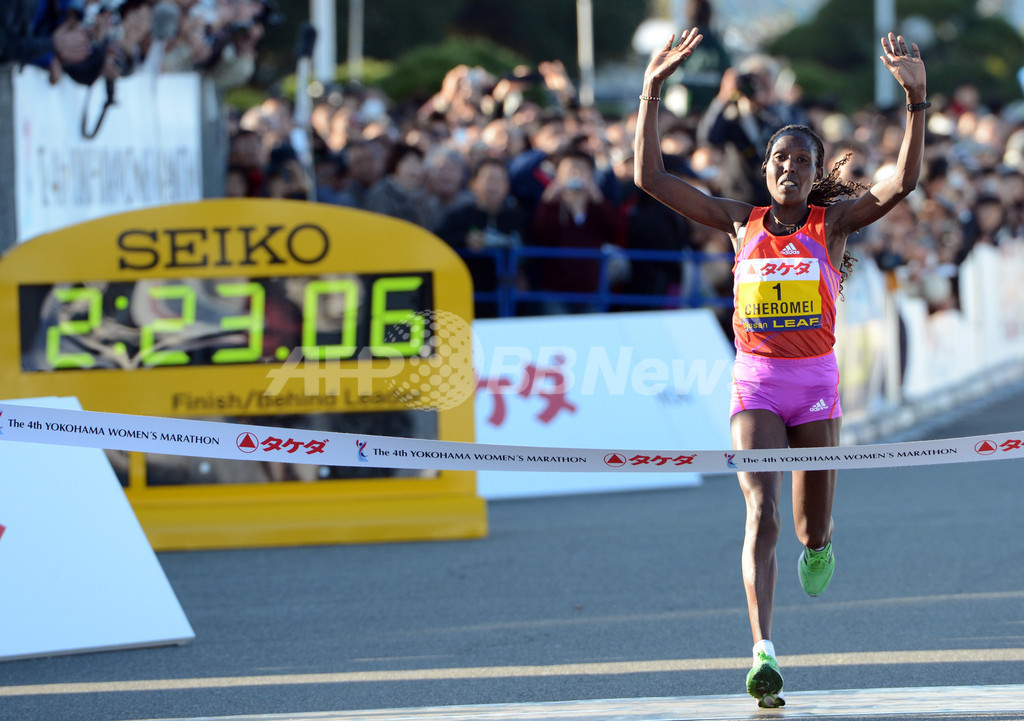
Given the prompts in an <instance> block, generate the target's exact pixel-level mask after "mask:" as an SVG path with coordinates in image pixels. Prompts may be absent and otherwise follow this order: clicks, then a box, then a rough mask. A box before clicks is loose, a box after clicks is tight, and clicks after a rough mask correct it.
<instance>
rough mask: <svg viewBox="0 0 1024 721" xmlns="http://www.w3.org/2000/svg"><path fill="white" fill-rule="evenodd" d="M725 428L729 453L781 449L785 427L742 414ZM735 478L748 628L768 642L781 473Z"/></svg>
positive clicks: (757, 414)
mask: <svg viewBox="0 0 1024 721" xmlns="http://www.w3.org/2000/svg"><path fill="white" fill-rule="evenodd" d="M730 425H731V431H732V444H733V448H734V449H737V450H752V449H763V448H785V446H786V426H785V424H784V423H783V422H782V419H781V418H779V416H777V415H776V414H774V413H772V412H771V411H767V410H760V409H758V410H749V411H741V412H739V413H737V414H735V415H734V416H733V417H732V420H731V423H730ZM736 475H737V477H738V478H739V483H740V488H741V489H742V491H743V498H744V500H745V501H746V509H747V517H746V525H745V528H744V534H743V555H742V570H743V586H744V589H745V591H746V595H747V613H748V615H749V617H750V630H751V632H752V634H753V638H754V642H755V643H757V642H758V641H760V640H762V639H771V635H772V612H773V609H774V606H775V582H776V579H777V578H778V562H777V559H776V556H775V546H776V544H777V543H778V540H779V530H780V526H781V517H780V513H779V499H780V495H781V492H782V473H781V472H779V471H760V472H758V471H740V472H738V473H737V474H736Z"/></svg>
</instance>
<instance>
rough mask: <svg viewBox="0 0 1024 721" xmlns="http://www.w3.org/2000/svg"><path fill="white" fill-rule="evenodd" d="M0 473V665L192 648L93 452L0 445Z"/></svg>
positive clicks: (110, 477)
mask: <svg viewBox="0 0 1024 721" xmlns="http://www.w3.org/2000/svg"><path fill="white" fill-rule="evenodd" d="M5 403H11V404H24V405H35V406H45V407H48V408H70V409H79V410H80V409H81V406H80V404H79V403H78V402H77V401H76V400H75V399H68V398H61V399H56V398H45V399H39V398H37V399H32V400H19V401H5ZM0 468H3V473H2V474H0V660H10V659H15V658H26V657H31V656H54V655H58V654H66V653H78V652H85V651H101V650H111V649H118V648H137V647H143V646H159V645H167V644H181V643H185V642H187V641H190V640H192V639H193V638H195V634H194V633H193V631H192V627H191V626H190V625H189V622H188V619H187V618H186V617H185V613H184V612H183V611H182V609H181V605H180V604H179V603H178V599H177V597H176V596H175V595H174V591H173V590H172V589H171V586H170V584H169V583H168V581H167V577H166V576H165V575H164V572H163V569H162V568H161V567H160V564H159V562H158V561H157V558H156V554H154V553H153V549H152V548H151V547H150V545H149V541H148V540H147V539H146V536H145V534H144V533H143V532H142V528H141V526H139V522H138V520H137V519H136V518H135V514H134V513H133V511H132V508H131V506H130V505H129V503H128V500H127V498H125V495H124V491H123V490H122V489H121V486H120V484H119V483H118V481H117V478H116V477H115V476H114V472H113V470H112V469H111V467H110V463H109V461H108V460H107V457H106V455H104V453H103V451H101V450H97V449H91V448H75V447H71V446H45V445H39V444H36V443H19V442H15V441H2V440H0Z"/></svg>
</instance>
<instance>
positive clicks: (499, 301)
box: [459, 246, 733, 318]
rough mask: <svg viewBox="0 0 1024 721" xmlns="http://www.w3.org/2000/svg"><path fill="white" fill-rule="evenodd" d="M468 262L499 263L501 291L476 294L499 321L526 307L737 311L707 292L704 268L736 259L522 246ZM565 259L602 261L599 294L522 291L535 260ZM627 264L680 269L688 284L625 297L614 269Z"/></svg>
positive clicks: (486, 251) (472, 255)
mask: <svg viewBox="0 0 1024 721" xmlns="http://www.w3.org/2000/svg"><path fill="white" fill-rule="evenodd" d="M459 255H460V256H462V257H463V258H464V259H473V260H479V259H489V260H491V261H492V262H493V263H494V270H495V277H496V279H497V286H496V287H495V288H494V289H493V290H477V291H475V292H474V294H473V298H474V300H475V301H476V302H477V304H480V303H489V304H493V305H494V306H495V308H496V309H497V315H498V317H503V318H504V317H510V316H514V315H516V310H517V308H518V307H519V306H520V305H523V304H540V303H544V302H548V301H557V302H566V303H586V304H590V305H592V306H594V309H595V310H596V311H608V310H613V309H615V308H617V307H623V306H633V307H636V306H641V307H650V308H652V309H653V308H658V309H675V308H707V307H722V308H728V307H732V296H731V295H730V296H720V295H714V294H712V293H709V292H707V290H706V289H705V288H704V287H703V284H702V283H701V277H702V267H703V265H704V264H705V263H710V262H727V263H729V264H730V265H731V264H732V262H733V255H732V253H703V252H700V251H694V250H639V249H628V248H618V247H614V248H605V249H598V248H547V247H536V246H519V247H514V248H483V249H481V250H479V251H471V250H461V251H459ZM545 258H561V259H566V258H568V259H573V258H575V259H578V260H598V261H600V262H601V266H600V273H599V279H598V285H597V289H596V290H595V291H594V292H592V293H578V292H577V293H570V292H563V291H553V290H537V289H523V288H520V287H519V285H518V279H519V271H520V269H521V268H523V267H525V266H526V265H527V264H528V263H529V261H530V260H532V259H545ZM622 260H628V261H629V262H630V263H631V264H632V263H669V264H676V265H678V266H679V267H680V268H681V271H682V278H683V284H682V286H681V287H680V289H679V292H677V293H670V294H648V293H626V292H622V291H621V290H617V289H616V286H617V285H618V284H617V283H616V282H614V281H613V277H612V276H613V274H612V272H611V271H610V267H611V265H612V264H613V263H619V262H621V261H622Z"/></svg>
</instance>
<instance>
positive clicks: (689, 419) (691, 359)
mask: <svg viewBox="0 0 1024 721" xmlns="http://www.w3.org/2000/svg"><path fill="white" fill-rule="evenodd" d="M473 330H474V333H475V334H476V337H477V341H478V342H477V343H476V346H477V349H476V351H475V353H474V365H475V366H476V373H477V378H478V379H479V381H478V386H477V392H476V414H475V415H476V439H477V441H478V442H481V443H490V444H497V445H515V446H537V445H543V444H545V443H548V442H550V440H551V438H558V439H559V442H560V443H561V444H563V445H568V446H573V445H579V446H587V445H603V446H610V447H615V446H621V445H625V444H630V445H635V444H636V443H638V442H641V441H642V442H643V443H645V444H649V445H652V446H662V447H665V448H671V447H672V446H674V445H676V444H678V443H679V442H680V441H681V440H682V439H684V438H685V439H686V440H687V442H689V443H692V444H694V445H696V446H703V447H705V448H715V447H720V446H728V445H729V420H728V409H729V382H730V378H731V376H732V363H733V351H732V349H731V347H730V346H729V345H728V343H727V341H726V339H725V336H724V334H723V333H722V330H721V328H720V326H719V325H718V321H717V320H716V319H715V317H714V315H713V314H712V313H711V312H710V311H708V310H681V311H657V312H638V313H615V314H603V315H574V316H551V317H538V318H496V319H488V320H478V321H476V322H475V323H474V324H473ZM627 419H628V420H627ZM699 483H700V476H699V475H697V474H695V473H691V474H678V475H675V476H650V477H649V478H648V479H647V480H645V482H644V485H643V486H641V485H640V484H639V483H638V481H637V479H636V478H635V477H634V478H632V479H630V478H629V477H628V476H626V475H625V474H616V473H598V474H593V473H573V474H569V475H567V474H565V473H562V472H558V473H543V472H541V473H535V474H530V475H529V476H526V477H524V476H512V475H510V474H508V473H502V472H499V471H493V470H483V471H481V472H480V473H479V474H478V475H477V488H478V491H479V493H480V495H481V496H482V497H484V498H488V499H494V498H509V497H518V496H536V495H551V494H560V493H582V492H603V491H616V490H624V489H629V490H636V489H638V488H640V487H643V488H654V487H665V486H672V487H679V486H684V485H697V484H699Z"/></svg>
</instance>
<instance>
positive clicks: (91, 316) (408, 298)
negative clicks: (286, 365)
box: [18, 272, 434, 371]
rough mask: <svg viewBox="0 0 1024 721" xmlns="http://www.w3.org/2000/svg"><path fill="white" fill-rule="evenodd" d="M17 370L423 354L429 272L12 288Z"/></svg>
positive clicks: (427, 330) (430, 291)
mask: <svg viewBox="0 0 1024 721" xmlns="http://www.w3.org/2000/svg"><path fill="white" fill-rule="evenodd" d="M18 301H19V315H20V320H21V322H20V335H21V367H22V370H24V371H61V370H72V369H73V370H85V369H104V368H107V369H114V368H116V369H122V370H123V369H138V368H156V367H174V366H204V365H232V364H248V363H275V362H283V361H285V360H288V359H292V360H305V361H341V360H350V359H352V360H366V359H372V358H396V357H413V356H420V355H424V354H427V353H429V349H430V348H431V345H430V342H429V341H430V334H431V327H430V323H428V322H426V319H425V314H426V313H427V312H428V311H430V310H431V309H432V308H433V303H434V289H433V276H432V274H431V273H430V272H418V273H400V274H387V273H379V274H370V273H356V274H332V275H321V276H284V277H268V278H253V277H244V278H237V277H236V278H221V279H214V278H194V279H192V278H175V279H169V278H159V279H146V280H135V281H112V282H85V283H55V284H45V285H43V284H40V285H20V286H19V287H18Z"/></svg>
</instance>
